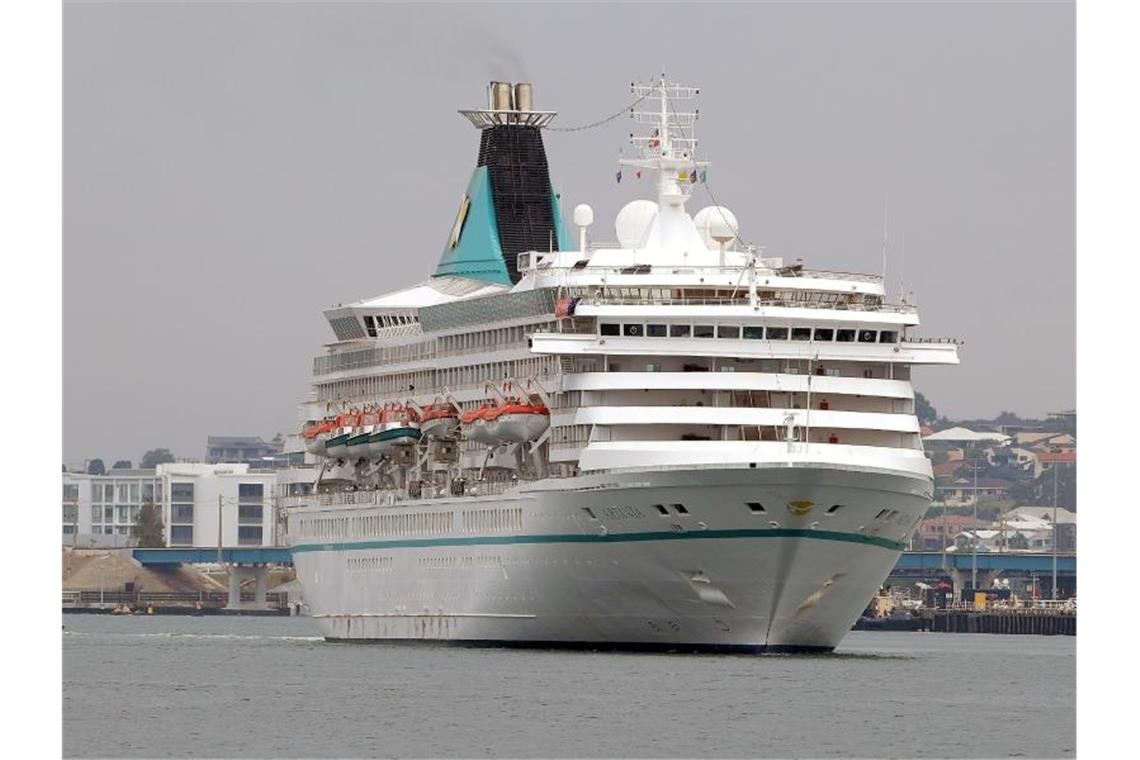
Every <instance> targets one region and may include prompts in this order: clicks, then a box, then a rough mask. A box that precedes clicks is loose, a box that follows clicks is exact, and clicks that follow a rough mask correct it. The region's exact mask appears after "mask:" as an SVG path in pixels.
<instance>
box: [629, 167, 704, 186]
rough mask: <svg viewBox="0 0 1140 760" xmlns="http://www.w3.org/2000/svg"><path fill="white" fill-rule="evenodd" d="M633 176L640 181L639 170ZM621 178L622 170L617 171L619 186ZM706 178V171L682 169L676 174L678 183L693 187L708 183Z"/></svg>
mask: <svg viewBox="0 0 1140 760" xmlns="http://www.w3.org/2000/svg"><path fill="white" fill-rule="evenodd" d="M633 176H634V178H635V179H641V170H640V169H638V170H637V171H636V172H634V173H633ZM621 178H622V170H621V169H618V170H617V182H618V184H619V185H620V184H621ZM708 178H709V171H708V169H701V170H700V172H699V173H698V172H697V170H696V169H695V168H694V169H693V170H692V171H689V170H688V169H682V170H681V171H680V172H678V173H677V179H678V181H680V182H688V183H690V184H694V185H695V184H696V183H697V182H700V183H701V184H704V183H706V182H708Z"/></svg>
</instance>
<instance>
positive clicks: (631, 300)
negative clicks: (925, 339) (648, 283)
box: [579, 288, 918, 314]
mask: <svg viewBox="0 0 1140 760" xmlns="http://www.w3.org/2000/svg"><path fill="white" fill-rule="evenodd" d="M750 303H751V301H750V300H749V298H748V290H747V288H742V289H741V294H740V295H739V296H737V297H735V298H730V297H719V298H717V297H713V298H674V297H671V296H650V297H645V296H623V295H615V294H610V293H606V294H605V295H602V294H600V293H599V294H597V295H593V296H585V297H583V298H582V300H581V301H580V302H579V305H580V306H603V305H615V306H747V305H749V304H750ZM756 305H757V306H760V307H783V308H793V309H832V310H838V311H870V312H887V313H894V314H917V313H918V307H916V306H911V305H910V304H888V303H864V302H860V301H851V302H846V303H839V302H836V301H808V300H799V299H794V298H779V299H757V301H756Z"/></svg>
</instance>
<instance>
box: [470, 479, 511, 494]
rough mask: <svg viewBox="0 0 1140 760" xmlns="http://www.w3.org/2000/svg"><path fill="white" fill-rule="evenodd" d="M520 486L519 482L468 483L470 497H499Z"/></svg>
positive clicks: (486, 481) (484, 481)
mask: <svg viewBox="0 0 1140 760" xmlns="http://www.w3.org/2000/svg"><path fill="white" fill-rule="evenodd" d="M517 485H518V481H517V480H475V481H468V483H467V488H466V492H467V495H468V496H497V495H498V494H501V493H504V492H506V491H509V490H510V489H512V488H514V487H515V486H517Z"/></svg>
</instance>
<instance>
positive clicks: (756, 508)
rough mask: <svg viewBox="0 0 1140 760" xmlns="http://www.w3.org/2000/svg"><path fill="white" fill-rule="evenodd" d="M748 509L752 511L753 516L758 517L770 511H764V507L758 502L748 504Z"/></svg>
mask: <svg viewBox="0 0 1140 760" xmlns="http://www.w3.org/2000/svg"><path fill="white" fill-rule="evenodd" d="M748 508H749V509H750V510H752V512H753V514H757V515H759V514H763V513H764V512H767V511H768V510H766V509H764V505H763V504H761V503H760V502H758V501H750V502H748Z"/></svg>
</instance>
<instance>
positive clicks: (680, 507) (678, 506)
mask: <svg viewBox="0 0 1140 760" xmlns="http://www.w3.org/2000/svg"><path fill="white" fill-rule="evenodd" d="M673 509H675V510H676V511H677V514H679V515H687V514H689V510H687V509H685V505H684V504H674V505H673Z"/></svg>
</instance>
